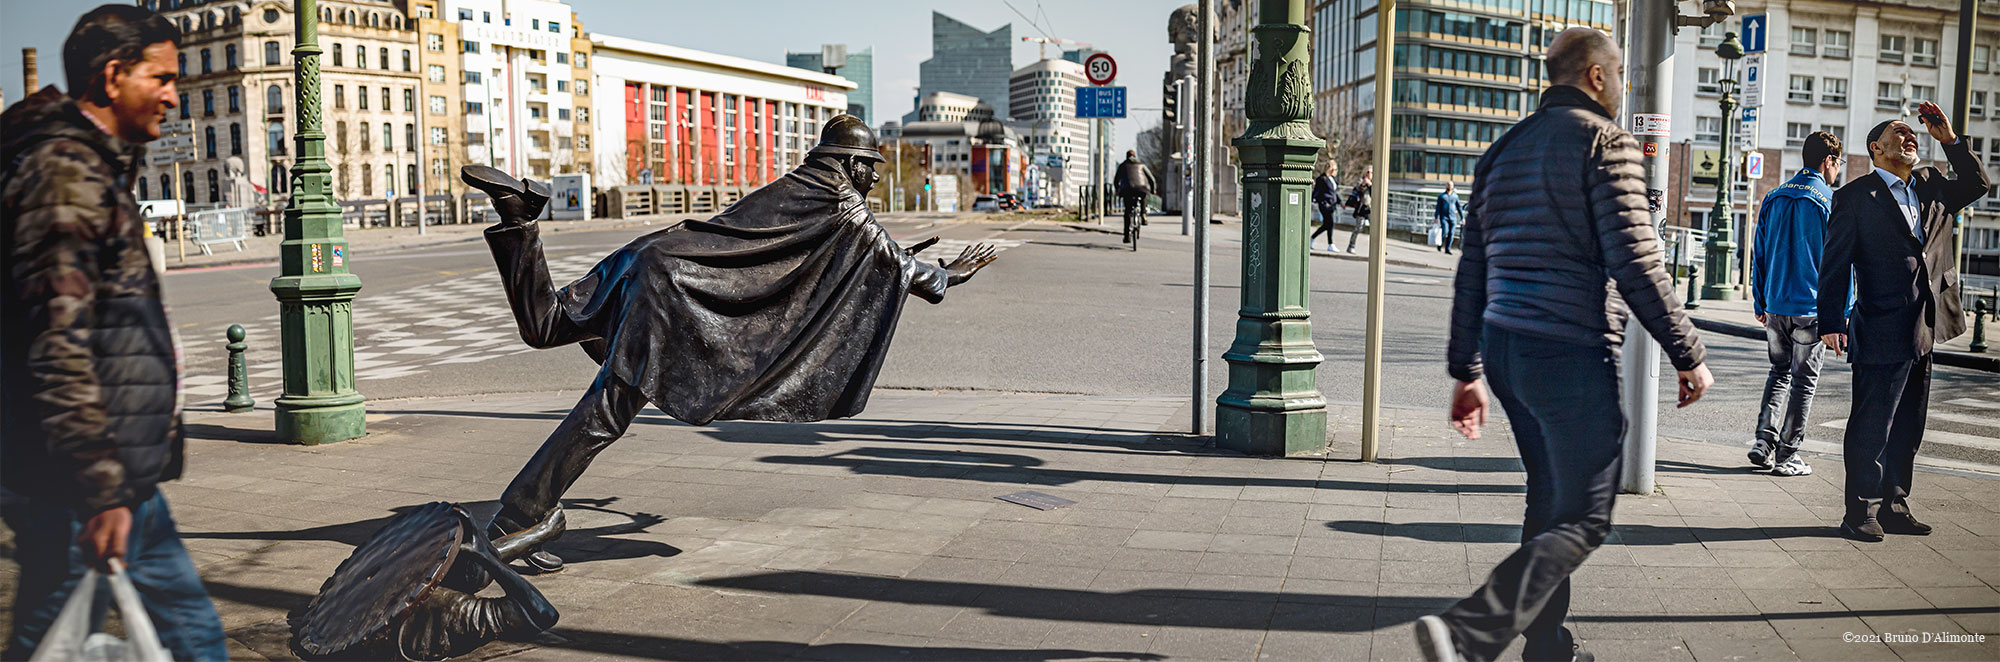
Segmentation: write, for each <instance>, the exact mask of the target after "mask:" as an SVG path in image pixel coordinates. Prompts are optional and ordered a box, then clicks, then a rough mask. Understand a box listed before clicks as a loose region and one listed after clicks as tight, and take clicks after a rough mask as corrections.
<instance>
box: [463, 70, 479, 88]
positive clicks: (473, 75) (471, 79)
mask: <svg viewBox="0 0 2000 662" xmlns="http://www.w3.org/2000/svg"><path fill="white" fill-rule="evenodd" d="M479 81H480V77H479V72H477V71H468V72H465V84H467V85H478V84H479Z"/></svg>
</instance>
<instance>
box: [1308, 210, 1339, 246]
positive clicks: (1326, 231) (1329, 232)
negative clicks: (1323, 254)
mask: <svg viewBox="0 0 2000 662" xmlns="http://www.w3.org/2000/svg"><path fill="white" fill-rule="evenodd" d="M1314 206H1315V207H1319V229H1317V230H1313V233H1312V236H1310V237H1306V246H1308V247H1310V246H1312V242H1313V240H1314V239H1318V238H1319V236H1320V235H1326V248H1327V250H1333V215H1334V213H1335V212H1336V211H1338V210H1337V209H1336V208H1335V207H1334V206H1333V205H1314Z"/></svg>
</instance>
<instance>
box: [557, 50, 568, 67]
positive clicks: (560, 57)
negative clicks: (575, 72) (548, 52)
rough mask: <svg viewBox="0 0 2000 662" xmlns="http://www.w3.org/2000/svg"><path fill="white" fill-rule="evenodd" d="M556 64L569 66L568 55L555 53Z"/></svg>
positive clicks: (559, 52) (560, 52)
mask: <svg viewBox="0 0 2000 662" xmlns="http://www.w3.org/2000/svg"><path fill="white" fill-rule="evenodd" d="M556 64H569V53H565V52H562V51H556Z"/></svg>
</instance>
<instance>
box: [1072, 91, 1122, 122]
mask: <svg viewBox="0 0 2000 662" xmlns="http://www.w3.org/2000/svg"><path fill="white" fill-rule="evenodd" d="M1076 116H1077V117H1078V118H1092V117H1111V118H1118V117H1124V116H1125V88H1123V87H1079V88H1076Z"/></svg>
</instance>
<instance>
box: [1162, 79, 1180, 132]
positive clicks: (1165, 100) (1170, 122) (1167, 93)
mask: <svg viewBox="0 0 2000 662" xmlns="http://www.w3.org/2000/svg"><path fill="white" fill-rule="evenodd" d="M1173 76H1174V74H1173V72H1171V71H1169V72H1167V76H1166V78H1167V81H1166V83H1165V84H1163V85H1162V86H1161V89H1160V99H1161V100H1162V103H1161V104H1160V124H1162V125H1164V126H1167V127H1170V128H1171V127H1178V126H1180V105H1181V101H1180V95H1179V94H1177V93H1176V92H1178V89H1177V88H1178V87H1179V86H1177V85H1175V84H1174V77H1173Z"/></svg>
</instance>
